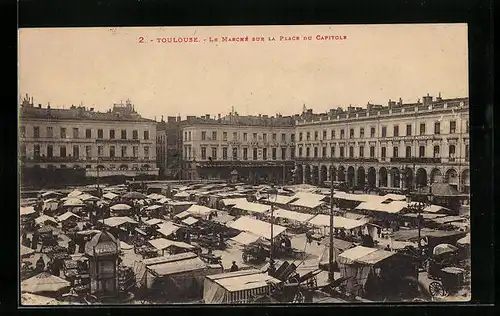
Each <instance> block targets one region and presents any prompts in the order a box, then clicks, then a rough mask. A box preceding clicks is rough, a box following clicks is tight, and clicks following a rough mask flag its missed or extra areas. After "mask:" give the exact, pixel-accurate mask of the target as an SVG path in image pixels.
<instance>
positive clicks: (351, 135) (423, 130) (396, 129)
mask: <svg viewBox="0 0 500 316" xmlns="http://www.w3.org/2000/svg"><path fill="white" fill-rule="evenodd" d="M465 126H466V127H465V129H466V130H465V132H466V133H468V132H469V122H468V121H467V122H466V125H465ZM375 131H376V129H375V127H370V137H371V138H374V137H376V136H375V135H376V133H375ZM456 132H457V122H456V121H450V128H449V133H450V134H455V133H456ZM439 134H441V123H440V122H435V123H434V135H439ZM420 135H426V124H425V123H420ZM381 136H382V137H387V126H382V130H381ZM392 136H393V137H398V136H400V135H399V125H394V126H393V133H392ZM401 136H403V135H401ZM405 136H412V124H406V135H405ZM355 137H356V136H355V129H354V128H351V129H349V138H355ZM364 137H365V128H364V127H361V128H360V129H359V138H364ZM335 138H336V135H335V130H331V133H330V139H335ZM344 138H345V130H344V129H340V139H344ZM322 139H328V133H327V131H326V130H323V138H322ZM303 140H304V137H303V133H302V132H300V133H299V141H303ZM306 140H311V132H306ZM314 140H319V132H318V131H315V132H314Z"/></svg>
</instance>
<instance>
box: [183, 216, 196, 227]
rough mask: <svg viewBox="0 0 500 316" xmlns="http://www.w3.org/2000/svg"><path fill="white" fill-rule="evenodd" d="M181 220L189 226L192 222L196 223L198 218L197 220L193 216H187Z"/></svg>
mask: <svg viewBox="0 0 500 316" xmlns="http://www.w3.org/2000/svg"><path fill="white" fill-rule="evenodd" d="M182 222H183V223H184V224H186V225H188V226H191V225H193V224H195V223H197V222H198V220H197V219H196V218H194V217H188V218H186V219H185V220H183V221H182Z"/></svg>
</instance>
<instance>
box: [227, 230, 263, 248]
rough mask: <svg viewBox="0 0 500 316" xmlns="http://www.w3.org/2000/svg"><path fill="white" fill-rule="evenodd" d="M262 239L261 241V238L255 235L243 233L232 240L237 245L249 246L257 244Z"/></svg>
mask: <svg viewBox="0 0 500 316" xmlns="http://www.w3.org/2000/svg"><path fill="white" fill-rule="evenodd" d="M260 239H261V237H259V236H257V235H254V234H251V233H247V232H241V233H240V234H238V235H237V236H235V237H233V238H231V240H234V241H236V242H237V243H239V244H242V245H249V244H252V243H254V242H257V241H258V240H260Z"/></svg>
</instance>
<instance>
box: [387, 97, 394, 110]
mask: <svg viewBox="0 0 500 316" xmlns="http://www.w3.org/2000/svg"><path fill="white" fill-rule="evenodd" d="M387 105H388V106H389V109H392V107H393V106H395V105H396V102H394V101H392V100H391V99H389V102H387Z"/></svg>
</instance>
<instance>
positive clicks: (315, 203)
mask: <svg viewBox="0 0 500 316" xmlns="http://www.w3.org/2000/svg"><path fill="white" fill-rule="evenodd" d="M324 204H325V202H323V201H321V200H316V199H308V198H299V199H298V200H295V201H294V202H292V203H289V205H292V206H299V207H305V208H317V207H320V206H322V205H324Z"/></svg>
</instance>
